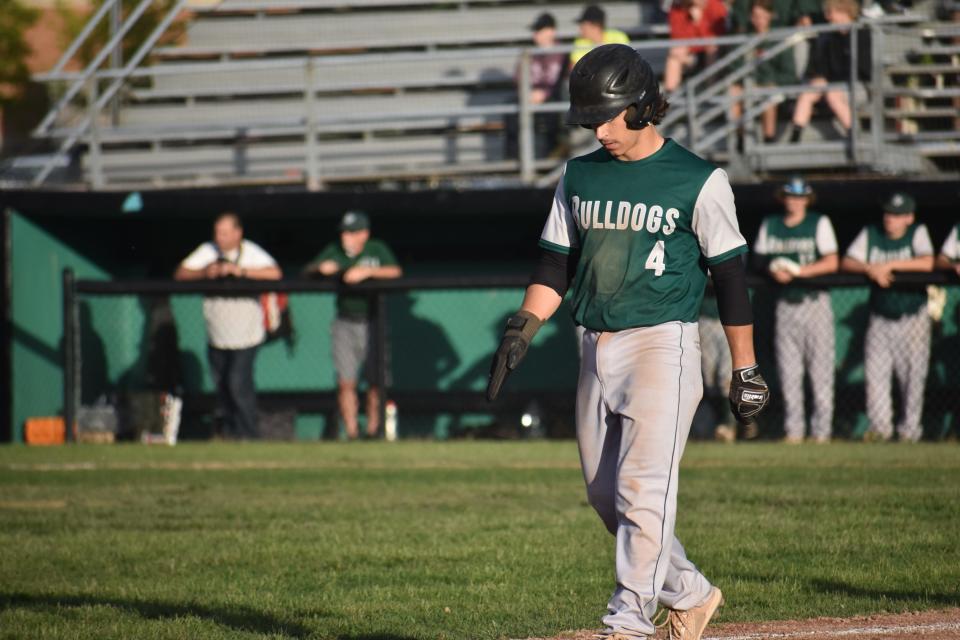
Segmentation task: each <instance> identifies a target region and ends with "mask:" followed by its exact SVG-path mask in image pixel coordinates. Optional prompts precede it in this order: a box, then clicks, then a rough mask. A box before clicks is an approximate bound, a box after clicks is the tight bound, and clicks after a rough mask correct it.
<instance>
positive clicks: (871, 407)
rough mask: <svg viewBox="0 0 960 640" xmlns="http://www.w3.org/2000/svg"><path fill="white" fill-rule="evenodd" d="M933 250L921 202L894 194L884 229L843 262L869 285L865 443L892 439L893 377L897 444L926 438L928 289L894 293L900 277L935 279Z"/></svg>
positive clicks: (870, 231)
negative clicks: (928, 274)
mask: <svg viewBox="0 0 960 640" xmlns="http://www.w3.org/2000/svg"><path fill="white" fill-rule="evenodd" d="M933 265H934V258H933V243H932V242H931V240H930V233H929V231H927V227H926V225H924V224H922V223H918V222H917V220H916V202H915V201H914V199H913V197H912V196H910V195H908V194H906V193H894V194H893V195H891V196H890V197H889V198H888V199H887V200H886V201H885V202H884V203H883V222H882V224H880V225H876V224H871V225H868V226H866V227H864V228H863V230H861V231H860V233H859V234H857V237H856V238H854V239H853V242H852V243H851V244H850V247H849V248H848V249H847V254H846V255H845V256H844V258H843V261H842V262H841V265H840V266H841V267H842V268H843V270H844V271H851V272H853V273H862V274H865V275H866V276H867V277H868V278H869V279H870V280H871V287H870V300H869V303H868V304H869V307H870V319H869V322H868V324H867V335H866V337H865V338H864V345H863V360H864V361H863V368H864V374H863V376H864V382H865V386H866V392H867V398H866V401H867V418H868V419H869V421H870V428H869V430H868V431H867V433H866V434H865V435H864V439H865V440H881V441H886V440H889V439H890V438H891V437H892V436H893V429H894V425H893V401H892V398H891V396H890V378H891V374H893V375H896V376H897V380H898V382H899V387H900V393H901V400H902V401H901V403H900V406H901V407H902V410H901V413H902V414H903V417H902V421H901V422H900V423H899V424H897V429H896V430H897V436H898V437H899V438H900V440H901V441H903V442H916V441H917V440H919V439H920V436H922V435H923V425H922V424H921V423H920V417H921V415H922V414H923V394H924V389H925V387H926V383H927V367H928V365H929V364H930V315H929V314H928V312H927V292H926V290H925V289H899V290H898V289H896V288H892V287H891V285H892V284H893V282H894V280H896V275H895V272H896V271H931V270H932V269H933Z"/></svg>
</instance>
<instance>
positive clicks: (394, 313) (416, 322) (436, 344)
mask: <svg viewBox="0 0 960 640" xmlns="http://www.w3.org/2000/svg"><path fill="white" fill-rule="evenodd" d="M388 304H389V309H388V317H389V318H390V327H391V335H390V343H391V344H392V345H393V348H392V349H391V352H390V357H391V363H390V365H391V366H390V371H391V372H392V374H393V376H392V377H393V386H394V387H395V388H398V389H430V390H433V389H439V388H440V387H441V384H442V383H443V382H444V380H445V379H446V377H447V376H449V375H450V374H451V373H452V372H453V371H455V370H456V369H457V367H459V366H460V355H459V354H458V353H457V352H456V350H455V349H454V348H453V344H452V343H451V342H450V338H449V337H448V336H447V332H446V330H445V329H444V328H443V326H442V325H440V324H439V323H437V322H434V321H433V320H431V319H429V318H425V317H423V316H420V315H417V313H416V312H415V310H414V308H415V307H416V304H417V301H416V298H414V296H412V295H410V294H409V293H403V294H399V295H394V296H390V297H389V302H388Z"/></svg>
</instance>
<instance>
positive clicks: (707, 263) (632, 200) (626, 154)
mask: <svg viewBox="0 0 960 640" xmlns="http://www.w3.org/2000/svg"><path fill="white" fill-rule="evenodd" d="M667 108H668V103H667V102H666V100H665V99H664V98H663V97H662V96H661V95H660V91H659V86H658V82H657V79H656V77H655V76H654V74H653V71H652V70H651V68H650V65H649V64H648V63H647V62H646V60H644V59H643V58H642V57H641V56H640V54H638V53H637V52H636V51H634V50H633V49H632V48H631V47H629V46H626V45H620V44H610V45H603V46H600V47H597V48H596V49H594V50H592V51H590V52H589V53H587V54H586V55H585V56H584V57H583V58H582V59H581V60H580V61H579V62H578V63H577V65H576V66H575V67H574V69H573V71H572V73H571V77H570V109H569V111H568V113H567V122H568V123H569V124H574V125H580V126H582V127H584V128H587V129H590V130H592V131H593V133H594V135H595V136H596V139H597V141H598V142H599V143H600V144H601V148H600V149H597V150H596V151H594V152H593V153H589V154H587V155H584V156H580V157H578V158H574V159H572V160H570V161H568V162H567V164H566V167H565V170H564V175H563V177H562V178H561V180H560V183H559V184H558V185H557V190H556V193H555V195H554V199H553V206H552V208H551V210H550V213H549V214H548V216H547V222H546V225H545V227H544V229H543V234H542V236H541V238H540V242H539V245H540V249H541V250H540V257H539V260H538V263H537V266H536V267H535V269H534V272H533V276H532V277H531V280H530V285H529V286H528V287H527V290H526V294H525V296H524V299H523V304H522V307H521V309H520V310H519V311H518V312H517V313H516V314H514V315H513V316H512V317H510V318H509V319H508V321H507V326H506V329H505V331H504V335H503V338H502V340H501V342H500V346H499V347H498V349H497V351H496V353H495V354H494V358H493V363H492V366H491V371H490V381H489V385H488V387H487V397H488V399H490V400H493V399H495V398H496V397H497V395H498V394H499V392H500V389H501V386H502V385H503V383H504V379H505V378H506V377H507V375H508V374H509V373H510V372H511V371H513V370H514V369H516V368H517V366H518V365H519V364H520V362H521V360H522V359H523V357H524V355H525V354H526V352H527V348H528V347H529V345H530V341H531V340H532V339H533V337H534V334H535V333H536V332H537V330H538V329H539V328H540V326H541V325H542V324H543V323H544V322H545V321H546V320H547V319H548V318H550V316H552V315H553V314H554V312H555V311H556V310H557V308H558V307H559V306H560V303H561V301H562V300H563V297H564V295H565V294H566V293H567V290H568V288H570V290H571V295H570V304H571V307H572V309H573V319H574V321H575V322H576V323H577V324H578V325H580V326H581V327H582V328H583V331H582V334H583V337H582V344H581V347H582V357H581V364H580V377H579V383H578V387H577V402H576V406H577V409H576V413H577V416H576V422H577V441H578V444H579V448H580V460H581V466H582V469H583V475H584V480H585V481H586V487H587V497H588V500H589V501H590V504H591V505H592V506H593V508H594V509H595V510H596V511H597V513H598V514H599V516H600V518H601V520H602V521H603V523H604V524H605V525H606V527H607V529H608V530H609V531H610V533H611V534H613V535H614V536H615V537H616V578H617V584H616V588H615V590H614V593H613V596H612V597H611V598H610V601H609V603H608V605H607V611H608V613H607V615H606V616H605V617H604V618H603V623H604V625H605V627H606V628H605V629H604V631H603V633H602V637H603V638H606V639H607V640H626V639H628V638H630V639H632V638H648V637H652V636H653V635H654V633H655V632H656V625H655V623H654V617H655V615H654V614H655V613H656V610H657V607H658V605H663V607H664V610H665V612H666V620H665V621H664V624H666V625H668V627H669V630H670V636H671V637H672V638H674V639H678V640H696V639H698V638H700V637H701V635H702V633H703V630H704V628H706V626H707V623H708V622H709V620H710V618H711V617H712V616H713V614H714V612H715V611H716V609H717V607H718V606H719V605H720V604H721V602H722V594H721V593H720V589H718V588H717V587H715V586H713V585H712V584H710V582H709V581H708V580H707V578H706V577H704V576H703V574H701V573H700V571H699V570H698V569H697V567H696V566H694V564H693V563H692V562H691V561H690V560H688V559H687V556H686V553H685V552H684V549H683V546H682V545H681V544H680V541H679V540H677V539H676V537H675V536H674V523H675V520H676V506H677V479H678V469H679V465H680V458H681V456H682V455H683V450H684V446H685V444H686V441H687V434H688V433H689V431H690V423H691V420H692V418H693V414H694V412H695V410H696V408H697V404H698V403H699V401H700V397H701V395H702V385H703V380H702V377H701V372H700V347H699V339H698V331H697V316H698V313H699V311H700V304H701V300H702V299H703V294H704V288H705V284H706V281H707V270H708V269H709V271H710V272H711V273H712V276H713V279H714V285H715V287H716V291H717V303H718V307H719V312H720V319H721V322H722V323H723V326H724V331H725V333H726V336H727V342H728V345H729V347H730V351H731V357H732V362H733V369H734V371H733V381H732V383H731V386H730V396H729V397H730V403H731V408H732V410H733V413H734V416H735V417H736V418H737V419H738V420H742V421H746V420H750V419H752V418H753V417H754V416H755V415H756V414H757V413H759V412H760V411H761V410H762V409H763V408H764V406H765V405H766V404H767V401H768V399H769V390H768V389H767V385H766V383H765V382H764V380H763V378H762V377H761V376H760V373H759V371H758V370H757V364H756V358H755V356H754V347H753V315H752V310H751V306H750V299H749V297H748V295H747V286H746V278H745V269H744V265H743V260H742V254H744V253H745V252H746V251H747V245H746V242H745V241H744V239H743V236H742V235H741V234H740V231H739V228H738V225H737V216H736V210H735V207H734V202H733V192H732V190H731V189H730V184H729V182H728V180H727V176H726V174H725V173H724V172H723V171H722V170H720V169H717V168H716V167H714V166H713V165H711V164H709V163H708V162H706V161H705V160H703V159H701V158H699V157H697V156H696V155H694V154H693V153H691V152H689V151H687V150H686V149H684V148H683V147H681V146H680V145H679V144H677V143H676V142H675V141H673V140H671V139H665V138H663V136H661V135H660V133H659V132H658V131H657V128H656V125H657V123H659V122H660V120H661V119H662V118H663V116H664V114H665V113H666V111H667Z"/></svg>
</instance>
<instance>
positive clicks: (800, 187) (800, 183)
mask: <svg viewBox="0 0 960 640" xmlns="http://www.w3.org/2000/svg"><path fill="white" fill-rule="evenodd" d="M782 191H783V195H785V196H809V195H811V194H812V193H813V187H811V186H810V184H809V183H808V182H807V181H806V180H804V179H803V178H802V177H800V176H790V179H789V180H788V181H787V183H786V184H784V185H783V189H782Z"/></svg>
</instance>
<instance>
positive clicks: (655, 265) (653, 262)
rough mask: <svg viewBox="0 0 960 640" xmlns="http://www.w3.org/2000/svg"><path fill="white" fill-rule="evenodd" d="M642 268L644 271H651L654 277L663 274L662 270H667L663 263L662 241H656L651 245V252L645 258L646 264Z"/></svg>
mask: <svg viewBox="0 0 960 640" xmlns="http://www.w3.org/2000/svg"><path fill="white" fill-rule="evenodd" d="M643 266H644V268H645V269H653V275H655V276H659V275H662V274H663V270H664V269H666V268H667V264H666V263H665V262H664V261H663V240H657V243H656V244H655V245H653V250H652V251H651V252H650V255H649V256H647V262H646V264H644V265H643Z"/></svg>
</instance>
